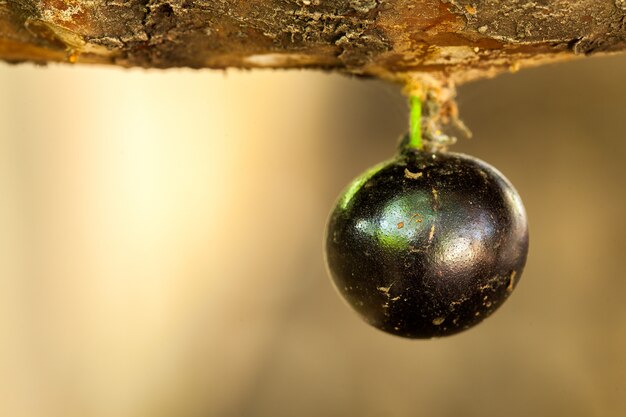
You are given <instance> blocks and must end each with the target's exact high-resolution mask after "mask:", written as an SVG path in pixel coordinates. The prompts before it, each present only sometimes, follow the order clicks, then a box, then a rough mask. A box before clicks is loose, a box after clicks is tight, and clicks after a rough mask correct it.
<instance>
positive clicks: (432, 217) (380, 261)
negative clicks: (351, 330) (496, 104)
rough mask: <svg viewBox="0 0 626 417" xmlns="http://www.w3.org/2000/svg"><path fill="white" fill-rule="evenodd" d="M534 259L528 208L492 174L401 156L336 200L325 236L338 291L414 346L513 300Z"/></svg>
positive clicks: (449, 158) (422, 156)
mask: <svg viewBox="0 0 626 417" xmlns="http://www.w3.org/2000/svg"><path fill="white" fill-rule="evenodd" d="M527 253H528V226H527V219H526V213H525V210H524V207H523V205H522V201H521V199H520V197H519V195H518V194H517V192H516V191H515V189H514V188H513V186H512V185H511V183H510V182H509V181H508V180H507V179H506V178H505V177H504V176H503V175H502V174H501V173H500V172H498V171H497V170H496V169H495V168H493V167H491V166H490V165H488V164H486V163H485V162H482V161H480V160H478V159H476V158H473V157H470V156H467V155H462V154H455V153H427V152H422V151H418V150H412V149H409V150H404V151H403V152H401V153H400V154H398V155H397V156H396V158H394V159H393V160H391V161H388V162H385V163H383V164H380V165H378V166H376V167H374V168H372V169H370V170H368V171H367V172H366V173H364V174H363V175H362V176H360V177H358V178H357V179H355V180H354V182H353V183H352V184H351V185H350V186H349V187H348V188H347V189H346V190H345V191H344V193H343V194H342V196H341V197H340V198H339V201H338V203H337V206H336V207H335V209H334V211H333V212H332V213H331V216H330V219H329V221H328V228H327V234H326V261H327V265H328V269H329V271H330V275H331V277H332V279H333V282H334V284H335V286H336V288H337V290H338V291H339V292H340V293H341V295H342V296H343V297H344V298H345V299H346V301H347V302H348V304H349V305H350V306H351V307H352V308H354V309H355V310H356V311H357V313H358V314H359V315H360V316H361V317H362V318H363V319H364V320H365V321H367V322H368V323H369V324H371V325H372V326H374V327H376V328H378V329H380V330H383V331H385V332H388V333H392V334H395V335H398V336H404V337H408V338H432V337H440V336H447V335H452V334H455V333H458V332H460V331H463V330H465V329H468V328H469V327H471V326H474V325H476V324H478V323H479V322H481V321H482V320H483V319H484V318H486V317H487V316H489V315H490V314H491V313H493V312H494V311H495V310H496V309H497V308H498V307H499V306H500V305H501V304H502V303H503V302H504V301H505V300H506V299H507V298H508V296H509V295H510V293H511V292H512V291H513V289H514V288H515V286H516V285H517V283H518V282H519V279H520V277H521V274H522V270H523V268H524V265H525V263H526V256H527Z"/></svg>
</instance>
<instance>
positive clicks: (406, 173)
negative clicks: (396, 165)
mask: <svg viewBox="0 0 626 417" xmlns="http://www.w3.org/2000/svg"><path fill="white" fill-rule="evenodd" d="M422 175H423V174H422V173H421V172H411V171H409V169H408V168H404V176H405V177H406V178H408V179H410V180H416V179H418V178H421V177H422Z"/></svg>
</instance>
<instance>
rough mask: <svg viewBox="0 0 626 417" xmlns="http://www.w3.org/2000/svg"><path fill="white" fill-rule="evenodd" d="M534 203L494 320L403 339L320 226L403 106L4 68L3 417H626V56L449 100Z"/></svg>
mask: <svg viewBox="0 0 626 417" xmlns="http://www.w3.org/2000/svg"><path fill="white" fill-rule="evenodd" d="M459 104H460V108H461V114H462V117H463V119H464V121H465V122H466V123H467V124H468V126H470V128H471V129H472V130H473V132H474V139H472V140H468V141H463V142H462V143H460V144H459V145H457V146H456V147H455V150H457V151H462V152H466V153H471V154H473V155H476V156H478V157H479V158H481V159H484V160H486V161H488V162H490V163H491V164H493V165H494V166H496V167H497V168H498V169H499V170H501V171H502V172H503V173H504V174H505V175H506V176H507V177H508V178H509V179H510V180H511V181H512V182H513V183H514V184H515V185H516V187H517V189H518V191H519V192H520V194H521V195H522V197H523V199H524V201H525V204H526V208H527V211H528V214H529V218H530V222H531V224H530V226H531V251H530V255H529V261H528V265H527V268H526V271H525V273H524V276H523V278H522V281H521V285H520V286H519V287H518V289H517V290H516V292H515V295H514V296H513V297H512V298H511V299H510V300H509V301H508V302H507V303H506V304H505V305H504V306H503V307H502V308H501V309H500V310H499V311H498V312H497V313H496V314H495V315H494V316H492V317H491V318H490V319H488V320H486V321H485V322H484V323H483V324H481V325H480V326H478V327H476V328H475V329H473V330H471V331H468V332H466V333H463V334H460V335H457V336H453V337H450V338H446V339H441V340H433V341H410V340H403V339H400V338H396V337H392V336H388V335H385V334H383V333H381V332H378V331H377V330H375V329H373V328H370V327H368V326H367V325H366V324H364V323H362V322H361V321H360V320H359V319H358V318H357V317H356V315H354V314H353V313H352V312H351V311H350V310H349V309H348V308H347V307H346V306H345V305H344V304H343V303H342V301H341V300H340V299H339V298H338V296H337V295H336V294H335V292H334V289H333V288H332V286H331V284H330V282H329V279H328V278H327V276H326V273H325V269H324V265H323V257H322V236H323V232H324V223H325V220H326V215H327V214H328V212H329V210H330V208H331V207H332V205H333V202H334V200H335V198H336V197H337V195H338V193H339V192H340V191H341V189H342V188H343V187H344V186H345V185H346V184H347V183H348V181H349V180H350V179H351V178H352V177H354V176H355V175H357V174H358V173H360V172H361V171H363V170H364V169H365V168H366V167H368V166H370V165H372V164H374V163H376V162H377V161H379V160H382V159H384V158H386V157H388V156H389V155H391V154H392V153H393V152H394V149H395V146H396V141H397V138H398V137H399V136H400V134H402V133H403V131H404V130H405V127H406V124H407V108H406V105H405V102H404V99H403V98H402V96H401V95H400V93H399V89H398V88H396V87H394V86H390V85H387V84H384V83H381V82H377V81H371V80H370V81H367V80H359V79H349V78H346V77H342V76H338V75H329V74H323V73H316V72H297V71H296V72H235V71H233V72H228V73H226V74H223V73H218V72H207V71H198V72H192V71H186V70H181V71H171V72H156V71H140V70H132V71H122V70H118V69H108V68H85V67H70V66H50V67H48V68H36V67H33V66H30V65H21V66H7V65H0V415H2V416H9V417H13V416H17V417H31V416H33V417H57V416H59V417H61V416H62V417H74V416H76V417H78V416H80V417H111V416H115V417H165V416H225V417H230V416H233V417H234V416H244V417H256V416H259V417H261V416H268V417H269V416H272V417H280V416H303V417H306V416H359V417H369V416H372V417H374V416H433V417H439V416H441V417H447V416H450V417H452V416H468V417H473V416H481V417H485V416H511V417H515V416H520V417H521V416H568V417H576V416H623V415H625V414H626V303H624V295H626V279H625V277H624V272H623V265H624V264H623V262H624V258H625V256H626V216H625V214H626V209H625V204H626V191H625V190H624V185H625V184H626V182H625V179H626V167H625V163H624V161H625V159H626V140H624V139H626V138H625V135H626V133H625V132H626V56H616V57H609V58H594V59H587V60H581V61H576V62H571V63H568V64H561V65H558V66H549V67H544V68H539V69H532V70H525V71H522V72H520V73H517V74H514V75H505V76H501V77H499V78H497V79H493V80H486V81H482V82H477V83H474V84H471V85H467V86H464V87H462V88H461V89H460V91H459Z"/></svg>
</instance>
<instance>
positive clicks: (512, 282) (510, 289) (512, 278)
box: [506, 271, 517, 293]
mask: <svg viewBox="0 0 626 417" xmlns="http://www.w3.org/2000/svg"><path fill="white" fill-rule="evenodd" d="M515 275H517V271H511V275H509V286H508V287H506V290H507V292H509V293H511V292H513V287H514V286H515Z"/></svg>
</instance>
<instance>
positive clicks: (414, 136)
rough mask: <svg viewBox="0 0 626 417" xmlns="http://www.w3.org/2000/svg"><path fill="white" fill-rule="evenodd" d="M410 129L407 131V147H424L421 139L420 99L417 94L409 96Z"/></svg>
mask: <svg viewBox="0 0 626 417" xmlns="http://www.w3.org/2000/svg"><path fill="white" fill-rule="evenodd" d="M410 104H411V131H410V133H409V143H408V144H407V147H408V148H414V149H418V150H420V151H421V150H423V149H424V143H423V141H422V100H420V98H419V97H417V96H411V100H410Z"/></svg>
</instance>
